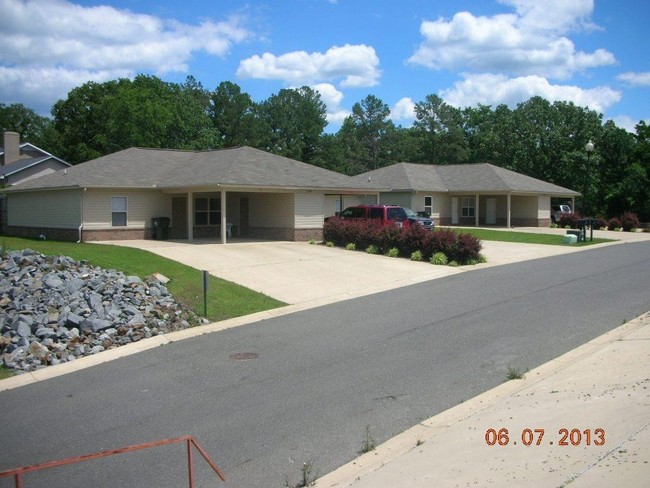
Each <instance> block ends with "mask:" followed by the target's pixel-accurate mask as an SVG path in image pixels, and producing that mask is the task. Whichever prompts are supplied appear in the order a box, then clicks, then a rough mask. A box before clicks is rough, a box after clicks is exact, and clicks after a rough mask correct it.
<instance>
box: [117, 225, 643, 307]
mask: <svg viewBox="0 0 650 488" xmlns="http://www.w3.org/2000/svg"><path fill="white" fill-rule="evenodd" d="M516 230H517V231H528V232H548V233H556V234H564V233H565V231H564V230H563V229H539V228H527V229H521V228H519V229H516ZM595 237H606V238H610V239H612V238H616V239H624V241H623V240H622V241H620V242H625V241H634V240H643V239H650V234H647V233H645V234H640V233H636V234H632V233H620V232H619V233H612V232H602V233H601V232H597V233H595ZM104 244H114V245H120V246H128V247H135V248H139V249H145V250H148V251H151V252H153V253H156V254H158V255H160V256H164V257H167V258H170V259H173V260H175V261H179V262H181V263H184V264H187V265H189V266H192V267H194V268H197V269H203V270H207V271H209V272H210V273H211V274H213V275H214V276H217V277H218V278H223V279H226V280H229V281H233V282H235V283H238V284H241V285H243V286H245V287H247V288H250V289H252V290H255V291H258V292H261V293H264V294H266V295H269V296H271V297H273V298H276V299H278V300H282V301H283V302H285V303H288V304H292V305H301V308H310V307H313V306H319V305H325V304H328V303H333V302H336V301H340V300H346V299H349V298H354V297H359V296H363V295H369V294H373V293H377V292H380V291H386V290H390V289H394V288H398V287H401V286H405V285H410V284H414V283H420V282H423V281H428V280H432V279H435V278H441V277H444V276H449V275H452V274H456V273H463V272H467V271H471V270H475V269H481V268H484V267H489V266H498V265H501V264H508V263H515V262H519V261H525V260H529V259H536V258H541V257H547V256H556V255H559V254H565V253H570V252H577V251H580V250H584V249H589V247H587V248H577V247H573V246H547V245H538V244H514V243H507V242H496V241H484V242H483V248H484V250H483V254H484V255H486V256H487V259H488V262H487V263H485V264H480V265H476V266H464V267H458V268H452V267H449V266H432V265H430V264H428V263H417V262H412V261H409V260H408V259H403V258H389V257H386V256H377V255H370V254H366V253H364V252H353V251H347V250H344V249H340V248H328V247H325V246H321V245H310V244H308V243H306V242H285V241H281V242H276V241H255V242H253V241H240V240H234V241H232V242H230V243H228V244H226V245H223V244H220V243H217V242H215V241H211V240H195V241H192V242H189V241H153V240H137V241H110V242H104Z"/></svg>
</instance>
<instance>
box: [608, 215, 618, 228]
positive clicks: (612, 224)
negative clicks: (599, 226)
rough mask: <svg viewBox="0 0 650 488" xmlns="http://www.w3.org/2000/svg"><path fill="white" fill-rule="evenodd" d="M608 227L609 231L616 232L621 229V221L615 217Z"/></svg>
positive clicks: (610, 220)
mask: <svg viewBox="0 0 650 488" xmlns="http://www.w3.org/2000/svg"><path fill="white" fill-rule="evenodd" d="M607 227H608V228H609V230H616V229H620V228H621V221H620V220H618V219H617V218H616V217H613V218H611V219H609V222H608V223H607Z"/></svg>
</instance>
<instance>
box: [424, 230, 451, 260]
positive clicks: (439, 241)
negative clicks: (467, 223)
mask: <svg viewBox="0 0 650 488" xmlns="http://www.w3.org/2000/svg"><path fill="white" fill-rule="evenodd" d="M457 242H458V233H456V232H454V231H453V230H451V229H438V230H435V231H433V232H432V233H431V236H429V246H428V248H427V249H426V251H427V252H426V254H427V256H433V255H434V254H435V253H437V252H441V253H443V254H444V255H445V256H447V257H448V258H449V259H454V258H453V257H452V256H454V255H455V253H456V245H457Z"/></svg>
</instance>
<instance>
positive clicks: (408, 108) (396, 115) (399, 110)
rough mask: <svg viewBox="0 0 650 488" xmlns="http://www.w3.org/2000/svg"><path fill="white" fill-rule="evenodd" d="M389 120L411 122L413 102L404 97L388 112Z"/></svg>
mask: <svg viewBox="0 0 650 488" xmlns="http://www.w3.org/2000/svg"><path fill="white" fill-rule="evenodd" d="M390 118H391V119H393V120H396V121H405V122H412V121H413V120H415V102H414V101H413V100H411V99H410V98H408V97H404V98H402V99H400V100H398V102H397V103H396V104H395V105H394V106H393V108H392V109H391V110H390Z"/></svg>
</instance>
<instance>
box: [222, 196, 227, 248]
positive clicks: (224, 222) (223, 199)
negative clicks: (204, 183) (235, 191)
mask: <svg viewBox="0 0 650 488" xmlns="http://www.w3.org/2000/svg"><path fill="white" fill-rule="evenodd" d="M227 220H228V219H227V218H226V190H221V244H225V243H226V223H227V222H226V221H227Z"/></svg>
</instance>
